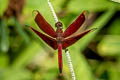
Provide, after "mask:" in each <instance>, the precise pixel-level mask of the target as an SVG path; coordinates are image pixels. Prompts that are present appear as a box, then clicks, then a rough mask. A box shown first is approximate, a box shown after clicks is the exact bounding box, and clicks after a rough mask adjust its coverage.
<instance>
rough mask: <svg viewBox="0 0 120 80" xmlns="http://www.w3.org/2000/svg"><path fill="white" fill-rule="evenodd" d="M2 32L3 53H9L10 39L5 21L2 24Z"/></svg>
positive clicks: (0, 23) (0, 44)
mask: <svg viewBox="0 0 120 80" xmlns="http://www.w3.org/2000/svg"><path fill="white" fill-rule="evenodd" d="M0 26H1V27H0V30H1V31H0V32H1V40H0V41H1V42H0V47H1V51H2V52H7V51H8V49H9V38H8V31H7V23H6V21H5V20H4V19H2V20H1V22H0Z"/></svg>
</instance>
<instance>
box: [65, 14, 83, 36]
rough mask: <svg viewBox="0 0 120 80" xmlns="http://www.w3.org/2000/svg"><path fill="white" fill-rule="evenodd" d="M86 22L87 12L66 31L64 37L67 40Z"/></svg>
mask: <svg viewBox="0 0 120 80" xmlns="http://www.w3.org/2000/svg"><path fill="white" fill-rule="evenodd" d="M84 21H85V12H82V13H81V14H80V16H79V17H78V18H77V19H76V20H75V21H74V22H73V23H72V24H71V25H69V27H68V28H67V29H66V30H65V32H64V33H63V37H64V38H65V37H68V36H70V35H71V34H73V33H75V32H76V31H77V30H78V29H79V28H80V26H81V25H82V24H83V22H84Z"/></svg>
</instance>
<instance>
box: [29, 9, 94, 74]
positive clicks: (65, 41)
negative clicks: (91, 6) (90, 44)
mask: <svg viewBox="0 0 120 80" xmlns="http://www.w3.org/2000/svg"><path fill="white" fill-rule="evenodd" d="M85 19H86V17H85V11H83V12H82V13H81V14H80V15H79V16H78V17H77V19H76V20H75V21H73V22H72V24H70V25H69V27H68V28H67V29H66V30H65V31H64V32H63V24H62V23H61V22H60V21H58V22H56V23H55V26H56V28H57V29H56V31H55V30H54V29H53V28H52V27H51V25H50V24H49V23H48V22H47V21H46V20H45V18H44V17H43V16H42V15H41V13H40V12H39V11H37V14H36V16H35V22H36V24H37V25H38V26H39V28H40V29H41V30H42V31H43V32H44V33H45V34H43V33H41V32H39V31H38V30H36V29H34V28H32V27H30V28H31V29H32V31H33V32H35V33H36V34H37V35H38V36H39V37H40V38H41V39H42V40H43V41H44V42H45V43H47V44H48V45H49V46H50V47H52V48H53V49H54V50H56V49H58V63H59V64H58V66H59V72H60V73H62V68H63V62H62V49H63V50H64V49H66V48H67V47H69V46H71V45H72V44H74V43H75V42H77V41H78V40H79V39H80V38H82V37H83V36H85V35H86V34H88V33H89V32H91V31H93V30H95V28H93V29H89V30H85V31H83V32H81V33H79V34H77V35H75V36H72V37H69V36H71V35H72V34H74V33H75V32H76V31H77V30H78V29H79V28H80V27H81V26H82V24H83V23H84V21H85Z"/></svg>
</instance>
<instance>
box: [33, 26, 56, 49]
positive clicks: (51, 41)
mask: <svg viewBox="0 0 120 80" xmlns="http://www.w3.org/2000/svg"><path fill="white" fill-rule="evenodd" d="M31 29H32V30H33V31H34V32H35V33H36V34H37V35H38V36H39V37H40V38H41V39H43V40H44V41H45V42H46V43H47V44H48V45H49V46H50V47H52V48H53V49H57V41H56V40H55V39H53V38H50V37H48V36H46V35H44V34H42V33H40V32H39V31H37V30H35V29H34V28H32V27H31Z"/></svg>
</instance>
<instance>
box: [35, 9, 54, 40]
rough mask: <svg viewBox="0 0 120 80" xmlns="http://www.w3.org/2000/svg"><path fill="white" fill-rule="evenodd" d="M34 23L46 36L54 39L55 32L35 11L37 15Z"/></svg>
mask: <svg viewBox="0 0 120 80" xmlns="http://www.w3.org/2000/svg"><path fill="white" fill-rule="evenodd" d="M35 22H36V23H37V25H38V26H39V28H40V29H41V30H42V31H44V32H45V33H46V34H48V35H49V36H52V37H54V38H55V37H56V32H55V31H54V29H53V28H52V27H51V25H50V24H49V23H48V22H47V21H46V20H45V19H44V17H43V16H42V15H41V14H40V13H39V11H37V15H36V17H35Z"/></svg>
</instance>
